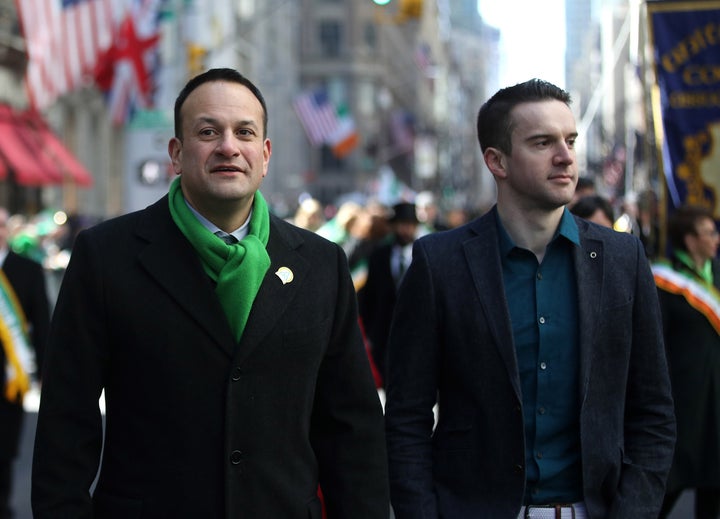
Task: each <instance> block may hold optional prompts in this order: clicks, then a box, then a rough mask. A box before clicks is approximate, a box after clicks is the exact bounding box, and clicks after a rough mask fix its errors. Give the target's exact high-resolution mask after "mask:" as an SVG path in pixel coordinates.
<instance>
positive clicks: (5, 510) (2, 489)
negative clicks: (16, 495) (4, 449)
mask: <svg viewBox="0 0 720 519" xmlns="http://www.w3.org/2000/svg"><path fill="white" fill-rule="evenodd" d="M12 462H13V460H12V459H0V519H10V518H11V517H12V516H13V514H12V511H11V510H10V492H11V490H12Z"/></svg>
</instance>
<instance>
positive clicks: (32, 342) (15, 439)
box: [0, 207, 50, 519]
mask: <svg viewBox="0 0 720 519" xmlns="http://www.w3.org/2000/svg"><path fill="white" fill-rule="evenodd" d="M8 219H9V213H8V211H7V209H5V208H2V207H0V268H1V272H2V276H3V277H1V278H0V285H1V287H4V288H2V289H3V290H7V291H8V292H10V293H9V294H6V295H5V297H8V300H10V298H13V299H14V300H16V301H17V302H18V303H19V306H20V310H21V313H22V315H21V316H17V317H18V318H19V319H24V320H25V322H26V324H27V325H28V328H27V330H28V331H29V335H28V337H27V341H26V342H27V343H28V345H29V346H30V347H32V348H33V349H34V353H35V364H36V367H37V370H38V371H37V372H36V373H35V375H37V376H38V377H39V374H40V371H39V369H40V366H41V364H42V353H43V346H44V343H45V339H46V336H47V331H48V327H49V321H50V305H49V303H48V297H47V290H46V285H45V275H44V273H43V269H42V266H41V265H40V264H38V263H37V262H35V261H33V260H30V259H27V258H24V257H23V256H20V255H18V254H15V253H14V252H12V251H11V250H10V249H9V247H8V234H9V230H8ZM6 282H7V284H6V285H5V283H6ZM8 307H9V306H8ZM17 313H20V312H17ZM0 319H2V315H0ZM5 319H7V316H5ZM18 322H19V321H18ZM6 325H9V323H6ZM0 340H1V339H0ZM2 346H3V347H0V368H1V369H0V388H2V389H3V391H2V393H0V519H5V518H9V517H11V516H12V514H11V511H10V492H11V488H12V485H11V483H12V462H13V459H14V458H15V457H16V456H17V453H18V447H19V445H20V433H21V431H22V422H23V404H22V396H21V395H19V394H13V395H12V397H10V398H9V399H8V396H7V395H6V391H5V390H6V389H7V388H6V385H7V384H8V383H9V381H8V380H7V377H8V370H7V369H6V366H7V363H8V362H9V359H8V355H7V354H6V350H7V348H8V346H7V345H5V344H3V345H2ZM19 347H20V345H19V344H16V345H14V346H13V349H15V348H18V349H19ZM16 353H20V352H16ZM30 370H31V367H30V366H29V365H26V366H25V370H24V371H30ZM23 375H25V376H27V377H29V376H30V375H32V373H29V372H25V373H23ZM26 380H27V379H26Z"/></svg>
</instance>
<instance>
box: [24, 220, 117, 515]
mask: <svg viewBox="0 0 720 519" xmlns="http://www.w3.org/2000/svg"><path fill="white" fill-rule="evenodd" d="M87 238H88V235H87V234H85V233H81V234H80V235H79V236H78V238H77V241H76V245H75V247H74V249H73V255H72V258H71V261H70V264H69V265H68V269H67V271H66V273H65V277H64V280H63V284H62V288H61V290H60V294H59V296H58V301H57V305H56V307H55V311H54V314H53V319H52V322H51V326H50V337H49V339H48V344H47V349H46V359H45V360H46V362H45V370H44V374H43V387H42V394H41V401H40V409H39V413H38V424H37V430H36V436H35V450H34V455H33V472H32V508H33V514H34V517H35V518H37V519H43V518H63V517H67V518H70V517H72V518H76V519H84V518H90V517H92V516H93V513H92V503H91V497H90V487H91V485H92V483H93V480H94V479H95V476H96V474H97V470H98V465H99V462H100V452H101V447H102V418H101V414H100V409H99V404H98V400H99V398H100V394H101V391H102V387H103V371H104V366H105V363H106V362H107V359H106V354H105V349H104V348H105V345H106V340H105V338H104V337H103V330H104V326H103V313H102V308H103V304H102V303H103V301H102V283H101V281H100V276H99V275H98V270H99V269H98V264H99V262H98V261H97V254H96V253H97V252H98V251H95V253H93V250H92V244H91V243H90V241H89V240H88V239H87Z"/></svg>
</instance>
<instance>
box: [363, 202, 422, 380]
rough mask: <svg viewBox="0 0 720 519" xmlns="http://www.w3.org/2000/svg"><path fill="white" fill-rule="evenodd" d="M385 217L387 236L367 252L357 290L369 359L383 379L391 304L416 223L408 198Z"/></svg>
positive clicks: (408, 258)
mask: <svg viewBox="0 0 720 519" xmlns="http://www.w3.org/2000/svg"><path fill="white" fill-rule="evenodd" d="M388 221H389V224H390V231H391V232H390V239H389V240H387V241H386V242H384V243H383V244H382V245H380V246H378V247H377V248H376V249H375V250H374V251H373V252H372V253H370V256H369V258H368V273H367V281H366V282H365V286H364V287H363V288H362V289H361V290H360V291H359V293H358V300H359V305H360V307H359V308H360V318H361V320H362V323H363V326H364V327H365V332H366V334H367V338H368V341H370V351H371V353H372V357H373V361H374V362H375V366H377V368H378V371H379V372H380V374H381V376H382V377H383V380H384V377H385V364H386V362H385V357H386V348H385V345H386V343H387V338H388V334H389V333H390V321H391V320H392V314H393V309H394V308H395V293H396V291H397V287H398V286H399V285H400V281H401V280H402V278H403V275H404V274H405V271H406V270H407V268H408V267H409V266H410V262H411V261H412V245H413V242H414V241H415V238H416V236H417V232H418V226H419V224H420V222H419V220H418V218H417V213H416V209H415V204H414V203H412V202H399V203H397V204H395V205H394V206H393V208H392V211H391V212H390V215H389V219H388Z"/></svg>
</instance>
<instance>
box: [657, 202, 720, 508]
mask: <svg viewBox="0 0 720 519" xmlns="http://www.w3.org/2000/svg"><path fill="white" fill-rule="evenodd" d="M667 229H668V238H669V240H670V244H671V247H672V252H671V255H670V257H669V258H668V259H667V260H664V261H658V262H657V263H655V264H654V265H653V272H654V275H655V282H656V284H657V286H658V294H659V297H660V308H661V310H662V316H663V329H664V331H665V348H666V350H667V359H668V365H669V367H670V380H671V382H672V389H673V397H674V399H675V414H676V415H677V445H676V446H675V455H674V458H673V464H672V467H671V469H670V475H669V476H668V482H667V493H666V495H665V501H664V503H663V508H662V513H661V514H660V517H661V518H665V517H668V515H669V514H670V512H671V511H672V508H673V507H674V505H675V503H676V502H677V499H678V497H679V496H680V494H681V493H682V492H683V491H684V490H685V489H694V491H695V518H696V519H716V518H717V517H718V516H719V515H720V312H719V311H718V309H719V308H720V295H719V294H720V293H719V292H718V290H720V263H718V261H717V251H718V244H720V238H719V237H718V231H717V228H716V225H715V220H714V219H713V214H712V212H711V211H710V210H708V209H706V208H703V207H698V206H692V205H686V206H682V207H679V208H678V209H676V210H674V211H673V212H672V213H671V215H670V218H669V221H668V227H667Z"/></svg>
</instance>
